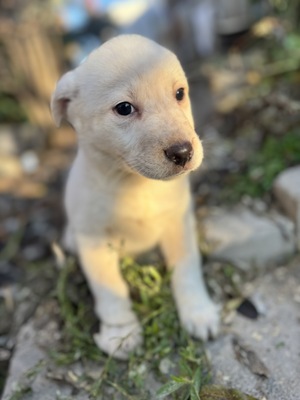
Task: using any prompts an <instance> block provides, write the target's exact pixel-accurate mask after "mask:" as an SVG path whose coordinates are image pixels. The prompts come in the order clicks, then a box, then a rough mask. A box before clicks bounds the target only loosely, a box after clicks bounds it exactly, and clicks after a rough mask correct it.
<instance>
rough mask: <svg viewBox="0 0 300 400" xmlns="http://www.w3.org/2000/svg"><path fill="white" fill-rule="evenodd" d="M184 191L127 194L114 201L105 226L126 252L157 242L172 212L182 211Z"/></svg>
mask: <svg viewBox="0 0 300 400" xmlns="http://www.w3.org/2000/svg"><path fill="white" fill-rule="evenodd" d="M184 197H185V196H184V193H183V194H182V197H181V199H180V201H179V198H176V196H175V197H174V196H173V195H172V196H170V195H168V193H167V194H165V195H164V194H163V193H158V194H155V193H151V192H150V193H149V192H144V193H143V192H142V193H138V194H137V193H130V192H129V193H128V194H126V196H122V197H120V198H119V199H118V201H117V202H116V208H115V209H114V212H113V214H112V216H113V218H112V219H111V221H110V224H109V227H108V229H109V230H110V233H111V235H112V236H114V237H115V238H116V239H117V240H119V241H122V242H124V243H125V245H126V247H127V248H128V250H129V251H143V250H144V249H146V248H148V247H149V248H150V247H151V246H153V245H154V244H155V243H157V242H158V240H159V238H160V237H161V235H162V234H163V232H164V230H165V228H166V226H167V225H169V224H171V223H172V221H173V220H174V217H175V215H178V213H183V212H184V211H183V209H184V208H185V198H184Z"/></svg>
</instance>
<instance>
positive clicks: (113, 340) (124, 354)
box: [94, 321, 143, 360]
mask: <svg viewBox="0 0 300 400" xmlns="http://www.w3.org/2000/svg"><path fill="white" fill-rule="evenodd" d="M94 340H95V342H96V344H97V346H98V347H99V348H100V349H101V350H103V351H104V352H105V353H107V354H109V355H111V356H113V357H115V358H119V359H120V360H127V358H128V357H129V354H130V353H131V352H132V351H133V350H135V349H136V348H137V347H138V346H139V345H141V344H142V342H143V338H142V328H141V326H140V324H139V322H138V321H134V322H132V323H130V324H126V325H107V324H105V323H102V325H101V330H100V332H99V333H97V334H95V335H94Z"/></svg>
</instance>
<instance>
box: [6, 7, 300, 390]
mask: <svg viewBox="0 0 300 400" xmlns="http://www.w3.org/2000/svg"><path fill="white" fill-rule="evenodd" d="M121 33H139V34H142V35H145V36H147V37H149V38H151V39H153V40H156V41H158V42H159V43H161V44H163V45H165V46H167V47H169V48H171V49H172V50H173V51H174V52H175V53H176V54H177V55H178V57H179V58H180V60H181V62H182V63H183V66H184V68H185V70H186V73H187V76H188V79H189V81H190V85H191V97H192V103H193V110H194V116H195V120H196V126H197V131H198V133H199V135H200V137H201V139H202V140H203V143H204V148H205V154H206V156H205V162H204V165H203V168H201V169H200V171H199V173H197V174H196V175H195V176H194V177H193V189H194V192H195V199H196V203H197V206H201V205H202V204H212V205H215V204H227V203H232V202H236V203H237V202H242V203H244V204H248V205H249V204H250V205H251V204H254V205H257V206H258V207H259V206H260V207H265V208H267V207H268V205H269V204H271V203H272V201H273V199H272V195H271V192H270V188H271V186H272V183H273V180H274V178H275V177H276V176H277V175H278V173H279V172H280V171H282V170H283V169H285V168H287V167H288V166H292V165H295V164H297V163H299V162H300V144H299V143H300V140H299V139H300V136H299V131H300V128H299V109H300V103H299V100H300V90H299V82H300V2H299V1H298V0H215V1H213V0H185V1H179V0H165V1H163V0H44V1H39V0H1V2H0V296H1V297H0V371H4V372H3V376H2V379H3V380H4V376H5V371H6V368H7V365H8V362H9V358H10V349H11V348H12V347H13V342H9V340H12V338H13V332H17V330H18V327H20V326H21V325H22V323H23V322H24V321H25V320H26V319H27V318H28V317H29V316H30V315H31V314H32V313H33V310H34V309H35V307H36V305H37V304H38V302H39V301H40V298H41V297H42V296H44V295H45V293H47V292H49V290H51V288H52V287H53V280H54V279H55V272H54V273H53V268H52V264H53V259H52V256H51V248H50V244H51V243H52V242H53V241H55V240H59V238H60V233H61V230H62V226H63V221H64V214H63V210H62V206H61V203H62V202H61V200H62V193H63V182H64V181H65V176H66V171H67V168H68V166H69V164H70V162H71V160H72V158H73V156H74V151H75V150H74V149H75V143H76V142H75V135H74V132H73V131H72V129H71V128H70V127H69V126H67V125H64V126H63V127H62V128H60V129H56V128H55V126H54V124H53V121H52V118H51V114H50V111H49V101H50V97H51V93H52V91H53V89H54V87H55V83H56V81H57V80H58V78H59V77H60V76H61V75H62V73H64V72H65V71H66V70H68V69H70V68H74V67H76V66H77V65H78V64H79V63H80V62H81V61H82V60H83V59H84V58H85V57H86V56H87V54H88V53H89V52H90V51H91V50H92V49H94V48H95V47H97V46H99V45H101V43H103V42H105V41H106V40H107V39H109V38H111V37H113V36H115V35H118V34H121ZM41 267H42V268H41ZM20 282H22V285H21V286H17V287H18V288H19V289H18V291H17V293H16V291H15V288H16V284H17V285H19V283H20ZM29 299H30V300H29ZM15 303H18V304H22V308H21V311H20V312H18V313H17V314H16V313H15V310H16V307H15ZM1 367H3V368H1ZM1 373H2V372H0V375H1ZM0 386H1V384H0ZM0 392H1V387H0Z"/></svg>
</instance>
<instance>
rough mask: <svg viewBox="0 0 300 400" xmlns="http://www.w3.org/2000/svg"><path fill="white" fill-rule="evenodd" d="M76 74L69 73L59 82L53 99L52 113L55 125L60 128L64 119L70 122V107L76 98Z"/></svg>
mask: <svg viewBox="0 0 300 400" xmlns="http://www.w3.org/2000/svg"><path fill="white" fill-rule="evenodd" d="M76 92H77V89H76V85H75V73H74V71H70V72H67V73H66V74H65V75H63V76H62V78H60V80H59V81H58V82H57V85H56V88H55V91H54V92H53V94H52V98H51V112H52V116H53V119H54V122H55V125H56V126H57V127H59V126H60V125H61V121H62V120H63V119H66V120H68V107H69V105H70V102H71V101H72V100H73V99H74V97H75V96H76Z"/></svg>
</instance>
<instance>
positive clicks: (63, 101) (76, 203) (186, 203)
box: [51, 35, 219, 359]
mask: <svg viewBox="0 0 300 400" xmlns="http://www.w3.org/2000/svg"><path fill="white" fill-rule="evenodd" d="M180 88H183V89H184V93H185V95H184V98H183V99H182V100H181V101H178V100H177V99H176V91H177V90H178V89H180ZM121 102H129V103H130V104H132V105H133V106H134V110H135V111H134V112H133V113H132V114H130V115H128V116H122V115H119V114H118V113H117V112H116V108H115V107H116V105H117V104H119V103H121ZM51 108H52V113H53V117H54V120H55V122H56V124H57V125H60V123H61V121H62V120H63V119H66V120H67V121H69V122H70V124H71V125H72V126H73V127H74V129H75V130H76V132H77V135H78V153H77V156H76V158H75V161H74V163H73V165H72V168H71V171H70V174H69V178H68V181H67V187H66V194H65V207H66V211H67V217H68V225H67V228H66V232H65V244H66V246H67V247H68V248H69V249H70V250H72V251H74V252H76V253H77V254H78V256H79V258H80V262H81V265H82V268H83V272H84V274H85V276H86V278H87V281H88V284H89V287H90V289H91V292H92V294H93V297H94V301H95V312H96V314H97V316H98V317H99V319H100V320H101V328H100V332H99V333H98V334H97V335H95V341H96V343H97V345H98V346H99V347H100V348H101V349H102V350H103V351H105V352H106V353H108V354H111V355H113V356H114V357H117V358H120V359H126V358H128V355H129V353H130V352H131V351H133V350H134V349H135V348H136V347H137V346H139V345H140V344H141V343H142V329H141V326H140V324H139V321H138V319H137V317H136V315H135V314H134V312H133V311H132V307H131V300H130V297H129V291H128V287H127V284H126V283H125V281H124V279H123V277H122V276H121V273H120V270H119V260H120V257H121V256H122V255H123V254H125V253H130V254H139V253H141V252H144V251H146V250H149V249H151V248H152V247H154V246H156V245H158V246H159V247H160V249H161V251H162V254H163V256H164V258H165V262H166V265H167V267H168V268H169V269H170V270H172V290H173V295H174V299H175V302H176V305H177V309H178V313H179V317H180V321H181V323H182V325H183V327H184V328H185V329H186V330H187V331H188V332H189V333H190V334H191V335H193V336H195V337H197V338H200V339H204V340H206V339H207V338H208V337H209V336H215V335H216V334H217V332H218V327H219V316H218V309H217V306H216V305H215V304H214V303H213V302H212V301H211V299H210V297H209V295H208V293H207V290H206V287H205V284H204V282H203V277H202V270H201V256H200V254H199V250H198V246H197V239H196V227H195V219H194V215H193V207H192V201H191V195H190V189H189V180H188V173H189V172H190V171H192V170H195V169H196V168H198V167H199V165H200V164H201V161H202V158H203V151H202V145H201V141H200V140H199V137H198V136H197V134H196V132H195V129H194V121H193V117H192V112H191V105H190V100H189V96H188V83H187V80H186V77H185V74H184V72H183V70H182V67H181V65H180V63H179V61H178V59H177V58H176V56H175V55H174V54H173V53H172V52H170V51H169V50H167V49H165V48H164V47H162V46H160V45H158V44H156V43H155V42H153V41H151V40H148V39H146V38H144V37H141V36H138V35H123V36H119V37H117V38H114V39H112V40H110V41H108V42H106V43H105V44H104V45H102V46H100V47H99V48H98V49H97V50H95V51H93V52H92V53H91V54H90V56H89V57H88V58H87V59H86V61H85V62H83V63H82V64H81V65H80V66H79V67H77V68H76V69H75V70H73V71H71V72H68V73H66V74H65V75H64V76H63V77H62V78H61V79H60V81H59V82H58V84H57V87H56V90H55V91H54V93H53V96H52V101H51ZM184 142H189V143H190V144H191V145H192V149H193V155H192V157H191V159H190V160H189V161H188V162H187V163H186V164H185V165H184V166H182V165H178V164H176V163H174V162H172V161H170V159H168V158H167V157H166V153H165V150H166V149H167V148H169V147H170V146H172V145H174V144H176V143H184Z"/></svg>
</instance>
